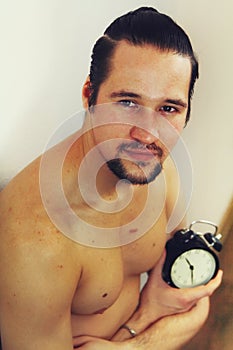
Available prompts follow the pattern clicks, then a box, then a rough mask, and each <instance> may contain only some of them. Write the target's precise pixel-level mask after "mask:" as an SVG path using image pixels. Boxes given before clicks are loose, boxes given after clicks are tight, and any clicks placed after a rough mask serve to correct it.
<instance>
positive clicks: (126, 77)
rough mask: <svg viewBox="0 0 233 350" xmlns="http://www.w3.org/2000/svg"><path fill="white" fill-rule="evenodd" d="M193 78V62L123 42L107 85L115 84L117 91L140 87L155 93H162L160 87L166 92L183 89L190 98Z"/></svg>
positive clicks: (186, 58)
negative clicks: (191, 79) (118, 89)
mask: <svg viewBox="0 0 233 350" xmlns="http://www.w3.org/2000/svg"><path fill="white" fill-rule="evenodd" d="M190 78H191V62H190V59H189V58H188V57H184V56H182V55H179V54H177V53H174V52H171V51H161V50H160V49H158V48H156V47H154V46H152V45H143V46H138V45H132V44H130V43H128V42H126V41H121V42H120V43H119V44H118V45H117V47H116V49H115V51H114V53H113V56H112V58H111V64H110V71H109V74H108V78H107V79H106V83H113V84H114V85H116V88H117V86H119V88H120V87H122V84H123V85H136V86H137V87H139V85H140V88H141V89H143V88H145V89H148V88H150V89H151V90H153V91H154V92H155V93H156V92H159V91H157V90H158V88H159V87H160V88H161V89H162V90H163V92H164V89H166V88H167V89H168V88H170V89H172V88H173V89H176V88H177V89H178V88H180V89H183V90H185V94H188V91H189V84H190ZM120 85H121V86H120ZM126 88H127V86H126ZM128 88H130V86H128ZM153 91H151V92H153Z"/></svg>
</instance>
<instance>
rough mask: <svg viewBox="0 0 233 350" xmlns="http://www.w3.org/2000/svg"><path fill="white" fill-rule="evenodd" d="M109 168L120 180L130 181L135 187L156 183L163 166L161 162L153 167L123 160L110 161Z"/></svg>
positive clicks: (144, 163) (143, 163)
mask: <svg viewBox="0 0 233 350" xmlns="http://www.w3.org/2000/svg"><path fill="white" fill-rule="evenodd" d="M107 166H108V168H109V169H110V170H111V171H112V173H113V174H114V175H116V176H117V177H118V178H119V179H120V180H126V181H129V182H130V183H131V184H133V185H145V184H148V183H150V182H152V181H154V180H155V179H156V177H157V176H158V175H159V174H160V173H161V171H162V165H161V163H159V162H156V163H155V164H153V165H151V164H147V163H146V162H132V161H130V160H124V159H122V158H115V159H112V160H109V161H108V162H107ZM127 168H129V169H130V170H127Z"/></svg>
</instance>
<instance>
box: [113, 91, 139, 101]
mask: <svg viewBox="0 0 233 350" xmlns="http://www.w3.org/2000/svg"><path fill="white" fill-rule="evenodd" d="M110 97H112V98H116V97H133V98H140V99H141V98H142V97H141V96H140V95H138V94H135V93H134V92H130V91H117V92H112V93H111V95H110Z"/></svg>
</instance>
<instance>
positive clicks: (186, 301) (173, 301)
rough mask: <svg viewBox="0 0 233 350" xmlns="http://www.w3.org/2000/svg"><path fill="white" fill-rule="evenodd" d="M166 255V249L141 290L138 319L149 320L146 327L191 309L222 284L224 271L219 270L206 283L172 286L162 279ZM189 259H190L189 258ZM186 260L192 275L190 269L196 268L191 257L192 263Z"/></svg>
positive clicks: (192, 270) (192, 271)
mask: <svg viewBox="0 0 233 350" xmlns="http://www.w3.org/2000/svg"><path fill="white" fill-rule="evenodd" d="M165 257H166V251H164V253H163V255H162V257H161V258H160V260H159V262H158V263H157V264H156V266H155V267H154V268H153V269H152V270H151V271H150V273H149V278H148V281H147V283H146V284H145V286H144V288H143V290H142V292H141V298H140V304H139V308H138V310H137V319H143V320H145V319H146V320H147V322H148V323H147V324H146V325H145V328H146V327H147V326H148V325H149V324H150V323H153V322H155V321H157V320H158V319H160V318H162V317H164V316H169V315H174V314H178V313H183V312H186V311H188V310H191V309H192V308H193V307H194V306H195V305H196V304H197V302H198V301H199V300H200V299H202V298H205V297H209V296H210V295H211V294H212V293H213V292H214V291H215V289H217V288H218V287H219V285H220V284H221V280H222V274H223V272H222V271H221V270H219V271H218V273H217V275H216V277H215V278H214V279H211V280H210V281H209V282H208V283H207V284H206V285H199V286H196V287H190V288H182V289H178V288H172V287H171V286H169V285H168V284H167V283H166V282H165V281H164V280H163V279H162V274H161V271H162V268H163V265H164V261H165ZM187 260H189V259H188V258H187ZM184 262H185V264H186V265H187V271H188V273H189V276H190V271H191V274H192V273H194V268H192V269H191V268H190V265H191V266H192V263H191V259H190V260H189V262H190V265H189V264H188V263H187V261H186V260H185V259H184ZM189 278H190V277H189ZM193 278H194V276H193ZM145 328H144V329H145Z"/></svg>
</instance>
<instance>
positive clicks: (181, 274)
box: [171, 249, 216, 288]
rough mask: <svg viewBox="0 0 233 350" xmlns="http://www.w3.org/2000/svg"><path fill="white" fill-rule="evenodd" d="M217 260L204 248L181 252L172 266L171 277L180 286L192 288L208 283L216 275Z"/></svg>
mask: <svg viewBox="0 0 233 350" xmlns="http://www.w3.org/2000/svg"><path fill="white" fill-rule="evenodd" d="M215 270H216V261H215V258H214V256H213V255H212V254H211V253H210V252H208V251H207V250H204V249H191V250H188V251H186V252H184V253H183V254H181V255H180V256H179V257H178V258H176V260H175V261H174V263H173V265H172V268H171V278H172V281H173V283H174V284H175V285H176V286H177V287H178V288H190V287H195V286H199V285H202V284H206V283H207V282H208V281H209V280H210V279H211V278H212V277H213V275H214V273H215Z"/></svg>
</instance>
